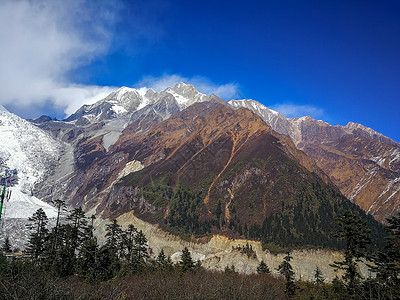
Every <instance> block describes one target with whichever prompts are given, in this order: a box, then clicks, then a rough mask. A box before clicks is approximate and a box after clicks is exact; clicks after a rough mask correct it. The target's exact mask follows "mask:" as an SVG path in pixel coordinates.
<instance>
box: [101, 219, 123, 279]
mask: <svg viewBox="0 0 400 300" xmlns="http://www.w3.org/2000/svg"><path fill="white" fill-rule="evenodd" d="M106 238H107V239H106V243H105V245H104V246H103V251H102V254H103V262H104V263H105V261H104V260H108V261H109V266H108V268H109V270H108V273H109V274H112V276H114V275H115V274H117V273H118V272H119V271H120V269H121V266H122V265H121V260H120V258H121V255H122V249H121V246H122V229H121V226H120V225H119V224H118V222H117V220H113V221H112V223H111V224H107V226H106Z"/></svg>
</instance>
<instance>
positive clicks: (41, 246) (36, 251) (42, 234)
mask: <svg viewBox="0 0 400 300" xmlns="http://www.w3.org/2000/svg"><path fill="white" fill-rule="evenodd" d="M28 220H29V222H30V224H27V225H26V226H27V227H28V228H29V229H31V230H34V231H33V232H32V233H31V235H30V238H29V241H28V245H27V248H26V253H27V254H29V255H30V256H31V258H32V260H33V261H34V262H37V261H38V259H39V258H40V256H41V255H42V254H43V253H44V251H45V243H46V240H47V237H48V232H49V231H48V229H47V223H48V219H47V216H46V213H45V212H44V210H43V209H42V208H39V209H38V210H37V211H36V212H35V213H34V214H33V215H32V217H30V218H28Z"/></svg>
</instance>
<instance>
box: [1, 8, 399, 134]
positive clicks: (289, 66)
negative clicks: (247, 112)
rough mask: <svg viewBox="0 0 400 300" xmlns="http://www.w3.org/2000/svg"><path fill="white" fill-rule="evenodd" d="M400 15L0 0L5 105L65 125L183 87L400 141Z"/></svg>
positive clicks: (389, 10)
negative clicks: (134, 96) (101, 107)
mask: <svg viewBox="0 0 400 300" xmlns="http://www.w3.org/2000/svg"><path fill="white" fill-rule="evenodd" d="M399 16H400V2H399V1H369V0H363V1H351V0H347V1H337V0H336V1H307V0H305V1H291V0H286V1H234V0H233V1H187V0H186V1H172V0H171V1H168V0H163V1H158V0H146V1H85V0H74V1H57V0H55V1H46V0H40V1H11V0H0V23H2V24H0V25H1V26H0V27H1V29H0V38H1V40H2V41H3V42H4V41H7V43H6V44H4V45H5V46H3V45H2V47H0V65H1V66H3V67H2V68H1V70H0V80H1V82H2V85H3V87H6V88H2V89H0V103H1V104H3V105H4V106H5V107H6V108H8V109H9V110H11V111H13V112H16V113H17V114H19V115H22V116H23V117H35V116H39V115H41V114H50V115H52V116H58V117H63V116H64V114H65V113H70V112H72V111H74V110H75V109H76V108H77V107H79V106H80V105H81V104H82V103H85V102H93V101H94V100H96V99H100V98H101V97H102V96H104V95H106V94H107V93H108V92H110V91H111V90H112V89H114V88H116V87H120V86H130V87H140V86H141V85H145V86H148V87H150V86H154V87H158V88H162V87H163V86H165V85H167V84H174V83H176V82H177V81H182V80H183V81H186V82H188V83H192V84H194V85H195V86H196V87H197V88H198V89H199V90H200V91H202V92H205V93H210V91H215V92H216V94H219V96H221V97H223V98H225V99H227V100H229V99H230V98H237V99H239V98H251V99H255V100H257V101H259V102H261V103H263V104H264V105H266V106H268V107H270V108H273V109H275V110H278V111H280V112H281V113H283V114H284V115H286V116H289V117H299V116H303V115H311V116H312V117H315V118H317V119H322V120H324V121H327V122H329V123H331V124H333V125H336V124H341V125H345V124H346V123H347V122H349V121H353V122H357V123H361V124H363V125H365V126H368V127H371V128H373V129H375V130H377V131H379V132H381V133H383V134H385V135H387V136H389V137H391V138H392V139H394V140H396V141H400V130H399V129H400V113H399V111H400V110H399V104H400V17H399ZM4 66H5V67H4Z"/></svg>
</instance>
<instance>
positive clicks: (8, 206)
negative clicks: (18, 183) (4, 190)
mask: <svg viewBox="0 0 400 300" xmlns="http://www.w3.org/2000/svg"><path fill="white" fill-rule="evenodd" d="M9 189H10V190H11V197H10V200H9V201H6V202H4V211H3V215H2V217H4V219H17V218H18V219H27V218H29V217H32V215H33V214H34V213H35V212H36V211H37V210H38V209H39V208H41V209H43V210H44V212H45V213H46V215H47V217H48V218H49V219H50V218H56V217H57V209H56V208H55V207H53V206H51V205H49V204H47V203H45V202H43V201H41V200H39V199H38V198H36V197H34V196H29V195H27V194H25V193H23V192H21V190H20V189H19V188H18V187H11V188H9Z"/></svg>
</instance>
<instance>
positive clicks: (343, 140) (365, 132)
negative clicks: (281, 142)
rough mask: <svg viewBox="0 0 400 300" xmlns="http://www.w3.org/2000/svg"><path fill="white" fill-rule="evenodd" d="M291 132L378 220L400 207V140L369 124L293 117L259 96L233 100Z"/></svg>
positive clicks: (311, 155) (298, 146) (328, 172)
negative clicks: (258, 99) (336, 123)
mask: <svg viewBox="0 0 400 300" xmlns="http://www.w3.org/2000/svg"><path fill="white" fill-rule="evenodd" d="M231 102H233V104H235V105H234V106H235V107H247V108H249V109H251V110H253V111H254V112H255V113H257V114H259V115H260V116H261V117H262V118H263V120H264V121H265V122H266V123H267V124H269V125H271V127H272V129H274V130H276V131H278V132H280V133H282V134H287V135H289V136H290V137H291V139H292V140H293V142H294V143H295V145H296V146H297V148H298V149H300V150H303V151H304V152H305V153H306V154H307V155H309V156H310V157H311V158H313V159H314V160H315V161H316V163H317V165H318V166H319V167H320V168H321V169H322V170H323V171H324V172H325V173H326V174H327V175H328V176H329V178H330V179H331V180H332V182H333V183H334V184H335V185H336V186H337V187H338V188H339V189H340V191H341V192H342V193H343V194H344V195H345V196H346V197H348V198H349V199H350V200H352V201H354V203H356V204H357V205H359V206H360V207H361V208H362V209H363V210H364V211H365V212H367V213H369V214H372V215H373V216H374V217H375V218H376V219H377V220H379V221H381V222H382V221H384V220H385V218H386V217H389V216H391V215H393V214H395V213H396V212H398V211H399V205H400V144H399V143H397V142H394V141H393V140H391V139H390V138H388V137H385V136H384V135H382V134H380V133H378V132H376V131H374V130H372V129H371V128H367V127H365V126H363V125H360V124H356V123H352V122H350V123H349V124H347V125H346V126H332V125H330V124H328V123H326V122H323V121H317V120H314V119H313V118H311V117H303V118H299V119H287V118H285V117H284V116H282V115H280V114H279V113H277V112H273V111H271V110H269V109H268V108H266V107H264V106H263V105H262V104H260V103H258V102H255V101H253V100H241V101H231Z"/></svg>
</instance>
